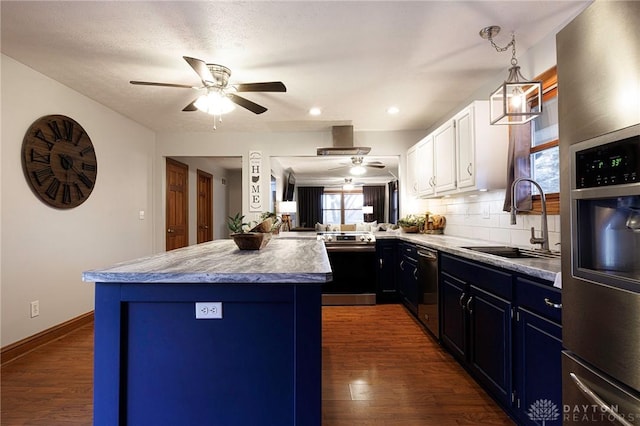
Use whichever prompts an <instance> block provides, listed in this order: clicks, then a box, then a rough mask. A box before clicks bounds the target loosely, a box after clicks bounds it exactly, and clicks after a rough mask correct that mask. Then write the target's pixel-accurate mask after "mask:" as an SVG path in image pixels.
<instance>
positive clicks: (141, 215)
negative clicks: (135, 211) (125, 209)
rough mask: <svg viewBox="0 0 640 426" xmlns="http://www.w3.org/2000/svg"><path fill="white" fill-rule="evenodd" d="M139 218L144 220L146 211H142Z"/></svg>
mask: <svg viewBox="0 0 640 426" xmlns="http://www.w3.org/2000/svg"><path fill="white" fill-rule="evenodd" d="M139 217H140V220H144V210H140V212H139Z"/></svg>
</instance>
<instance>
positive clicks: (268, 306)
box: [124, 302, 294, 425]
mask: <svg viewBox="0 0 640 426" xmlns="http://www.w3.org/2000/svg"><path fill="white" fill-rule="evenodd" d="M194 310H195V306H194V303H175V302H172V303H156V302H152V303H147V302H139V303H128V306H127V309H126V312H125V318H126V327H125V329H126V331H125V332H126V334H127V346H128V352H127V358H126V368H125V371H126V378H125V382H126V384H127V386H126V390H125V392H124V394H125V398H126V404H125V411H126V418H127V422H126V424H129V425H142V424H154V425H179V424H180V425H196V424H221V425H223V424H225V425H231V424H238V425H239V424H261V425H284V424H293V423H294V421H293V415H294V410H293V406H294V372H293V370H292V368H291V366H292V365H293V363H294V346H293V342H294V336H293V328H292V327H291V323H292V318H293V304H292V303H288V304H287V303H224V304H223V318H222V319H219V320H202V319H195V314H194ZM247 401H251V405H250V409H248V408H249V407H247Z"/></svg>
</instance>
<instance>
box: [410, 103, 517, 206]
mask: <svg viewBox="0 0 640 426" xmlns="http://www.w3.org/2000/svg"><path fill="white" fill-rule="evenodd" d="M508 145H509V126H491V125H490V124H489V101H475V102H473V103H472V104H471V105H469V106H467V107H466V108H464V109H463V110H462V111H460V112H459V113H458V114H456V115H455V116H454V117H453V118H451V119H450V120H448V121H446V122H445V123H444V124H443V125H442V126H440V127H438V128H437V129H436V130H435V131H434V132H433V133H431V134H429V135H428V136H427V137H425V138H424V139H422V140H421V141H420V142H418V143H417V144H416V145H414V146H413V147H411V148H410V149H409V151H408V152H407V161H408V163H409V164H408V165H407V166H408V172H409V175H410V176H411V177H410V179H414V180H413V181H411V180H410V183H411V184H412V185H414V186H412V188H415V190H413V189H412V191H410V193H411V195H414V196H417V197H431V196H441V195H448V194H457V193H463V192H470V191H480V190H490V189H501V188H505V187H506V182H507V151H508ZM411 173H413V175H412V174H411Z"/></svg>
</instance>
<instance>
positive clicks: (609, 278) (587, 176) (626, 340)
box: [563, 125, 640, 425]
mask: <svg viewBox="0 0 640 426" xmlns="http://www.w3.org/2000/svg"><path fill="white" fill-rule="evenodd" d="M570 152H571V158H572V167H571V173H572V176H573V179H572V187H571V195H570V204H571V206H570V209H571V230H572V232H571V271H572V277H573V279H572V280H570V281H569V282H568V283H567V284H568V285H566V286H564V289H563V311H564V316H563V345H564V346H565V348H566V349H567V350H568V352H567V353H565V356H564V357H563V367H564V369H565V377H564V378H563V380H564V381H565V382H564V384H563V385H564V391H563V399H564V406H565V407H564V409H565V410H566V412H565V414H566V419H565V420H566V421H565V422H566V423H569V422H575V421H578V422H580V423H582V422H584V421H586V420H589V421H590V422H592V423H593V422H595V421H596V420H597V422H596V423H595V424H607V423H608V422H611V421H613V422H618V423H620V424H623V425H632V424H640V125H637V126H632V127H629V128H626V129H622V130H620V131H616V132H612V133H610V134H606V135H602V136H600V137H597V138H594V139H591V140H588V141H585V142H581V143H578V144H575V145H572V146H571V149H570ZM585 404H586V405H588V406H589V407H590V408H588V409H586V412H585V409H584V408H583V407H585V406H586V405H585ZM585 419H586V420H585Z"/></svg>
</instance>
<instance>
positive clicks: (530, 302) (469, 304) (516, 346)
mask: <svg viewBox="0 0 640 426" xmlns="http://www.w3.org/2000/svg"><path fill="white" fill-rule="evenodd" d="M440 259H441V270H440V271H441V273H440V321H441V324H442V336H441V338H442V344H443V346H444V347H445V348H447V349H448V350H449V352H451V354H452V355H454V356H455V357H456V358H457V359H458V361H459V362H460V363H461V364H462V365H463V366H464V367H465V368H466V369H467V370H468V371H469V372H470V373H471V374H472V375H473V377H474V378H475V379H476V380H477V381H478V383H480V384H481V385H482V386H483V387H484V388H485V389H486V390H487V391H488V393H489V394H490V395H491V396H493V398H494V399H495V400H496V401H497V402H498V403H499V404H500V405H501V406H502V407H503V408H504V409H505V411H506V412H507V413H509V415H511V416H512V417H513V418H514V419H516V420H517V422H518V424H523V425H525V424H526V425H529V424H531V425H534V424H543V423H544V424H545V425H555V424H557V425H560V424H561V423H562V382H561V378H562V368H561V351H562V326H561V324H560V319H561V309H562V301H561V295H562V294H561V291H560V290H559V289H556V288H554V287H553V286H552V284H551V282H548V281H543V280H539V279H537V278H533V277H524V276H521V275H519V274H515V273H510V272H508V271H505V270H502V269H500V268H492V267H490V266H489V265H485V264H480V263H477V262H473V261H469V260H467V259H462V258H458V257H456V256H452V255H449V254H446V253H442V254H441V256H440Z"/></svg>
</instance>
